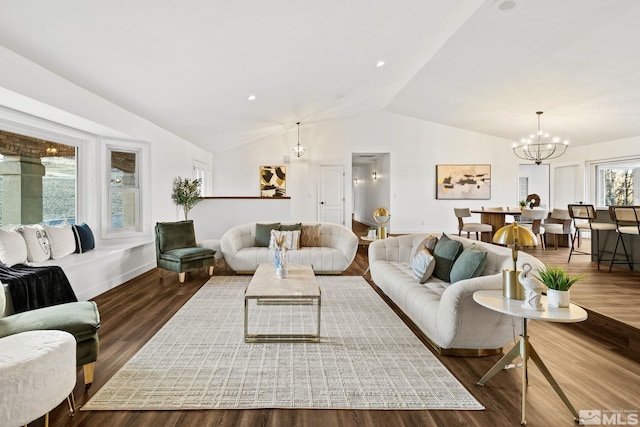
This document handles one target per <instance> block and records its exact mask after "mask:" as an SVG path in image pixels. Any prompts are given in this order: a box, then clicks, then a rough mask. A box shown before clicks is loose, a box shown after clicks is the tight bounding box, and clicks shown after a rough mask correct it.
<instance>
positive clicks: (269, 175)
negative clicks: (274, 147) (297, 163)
mask: <svg viewBox="0 0 640 427" xmlns="http://www.w3.org/2000/svg"><path fill="white" fill-rule="evenodd" d="M286 195H287V167H286V166H260V196H261V197H284V196H286Z"/></svg>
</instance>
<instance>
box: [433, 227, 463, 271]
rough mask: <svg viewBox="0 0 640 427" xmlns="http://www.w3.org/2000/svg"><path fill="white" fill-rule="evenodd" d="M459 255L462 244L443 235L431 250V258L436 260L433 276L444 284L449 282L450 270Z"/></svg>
mask: <svg viewBox="0 0 640 427" xmlns="http://www.w3.org/2000/svg"><path fill="white" fill-rule="evenodd" d="M461 253H462V243H460V242H459V241H457V240H451V239H450V238H449V237H447V235H446V234H444V233H443V234H442V237H440V239H438V243H436V247H435V249H434V250H433V257H434V258H435V259H436V268H435V270H434V271H433V275H434V276H436V277H437V278H438V279H440V280H444V281H445V282H451V278H450V277H449V275H450V274H451V268H452V267H453V263H454V262H455V260H456V258H458V256H459V255H460V254H461Z"/></svg>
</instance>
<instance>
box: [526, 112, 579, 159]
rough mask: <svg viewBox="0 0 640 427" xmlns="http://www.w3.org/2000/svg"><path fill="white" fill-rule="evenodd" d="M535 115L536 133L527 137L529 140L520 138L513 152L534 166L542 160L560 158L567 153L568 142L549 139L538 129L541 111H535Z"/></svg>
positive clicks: (549, 137)
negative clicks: (536, 120)
mask: <svg viewBox="0 0 640 427" xmlns="http://www.w3.org/2000/svg"><path fill="white" fill-rule="evenodd" d="M536 114H537V115H538V132H537V133H536V134H533V135H529V138H522V139H521V140H520V142H514V143H513V152H514V153H515V155H516V156H518V157H520V158H521V159H525V160H533V161H534V163H535V164H536V165H539V164H540V163H542V161H543V160H548V159H555V158H556V157H560V156H562V155H563V154H564V152H565V151H567V146H568V145H569V141H567V140H564V141H563V142H560V138H559V137H557V136H556V137H551V136H550V135H549V134H548V133H546V132H544V131H543V130H542V129H540V116H541V115H542V111H536Z"/></svg>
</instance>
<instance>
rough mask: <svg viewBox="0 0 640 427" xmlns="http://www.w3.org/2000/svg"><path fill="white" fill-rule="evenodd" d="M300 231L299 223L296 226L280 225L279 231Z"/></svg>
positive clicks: (300, 224)
mask: <svg viewBox="0 0 640 427" xmlns="http://www.w3.org/2000/svg"><path fill="white" fill-rule="evenodd" d="M295 230H298V231H301V230H302V223H301V222H299V223H297V224H280V231H295Z"/></svg>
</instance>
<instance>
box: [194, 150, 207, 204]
mask: <svg viewBox="0 0 640 427" xmlns="http://www.w3.org/2000/svg"><path fill="white" fill-rule="evenodd" d="M193 178H194V179H200V196H201V197H204V196H206V195H207V193H208V191H209V188H210V181H211V167H210V166H209V165H208V164H206V163H203V162H201V161H199V160H195V159H194V160H193Z"/></svg>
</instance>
